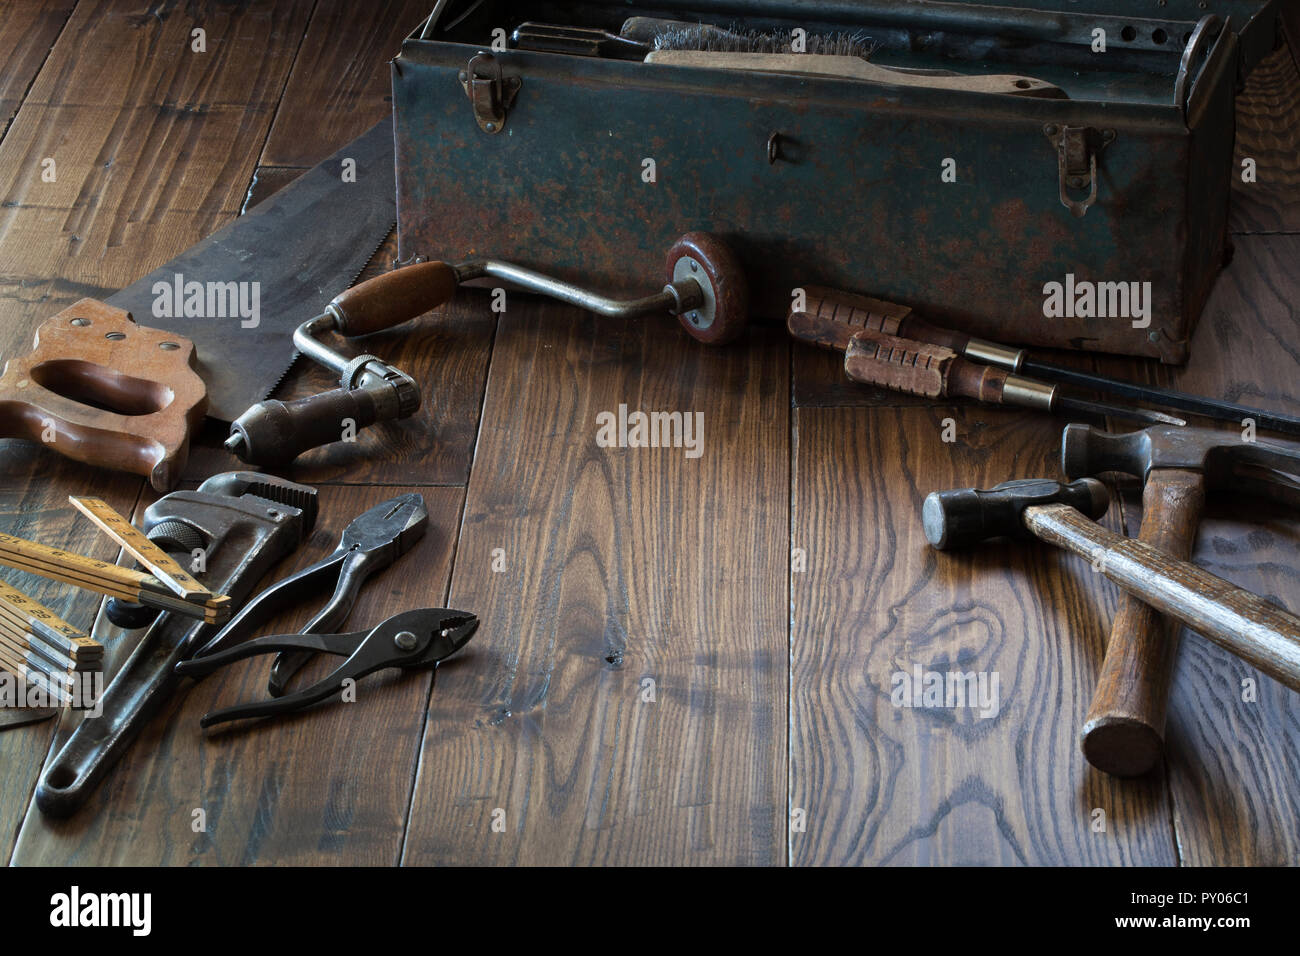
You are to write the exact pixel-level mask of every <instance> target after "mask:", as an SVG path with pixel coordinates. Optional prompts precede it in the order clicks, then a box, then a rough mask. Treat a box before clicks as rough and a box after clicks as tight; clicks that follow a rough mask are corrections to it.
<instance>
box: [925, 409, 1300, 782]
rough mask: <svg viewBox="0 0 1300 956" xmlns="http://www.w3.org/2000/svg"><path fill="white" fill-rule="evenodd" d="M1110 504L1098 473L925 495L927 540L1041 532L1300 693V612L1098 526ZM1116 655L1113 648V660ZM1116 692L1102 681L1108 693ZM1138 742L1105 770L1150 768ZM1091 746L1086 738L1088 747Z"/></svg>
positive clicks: (948, 543) (946, 542) (1115, 635)
mask: <svg viewBox="0 0 1300 956" xmlns="http://www.w3.org/2000/svg"><path fill="white" fill-rule="evenodd" d="M1070 427H1071V428H1075V427H1086V426H1073V425H1072V426H1070ZM1109 501H1110V496H1109V494H1108V492H1107V491H1106V486H1105V485H1103V484H1102V483H1101V482H1100V481H1098V480H1096V479H1095V478H1083V479H1079V480H1077V481H1074V482H1072V483H1070V484H1068V485H1067V484H1063V483H1061V482H1059V481H1052V480H1049V479H1028V480H1023V481H1007V482H1003V483H1002V484H1000V485H997V486H996V487H994V488H992V489H990V490H988V491H980V490H977V489H974V488H964V489H956V490H952V491H940V492H934V493H932V494H930V495H929V496H928V497H927V498H926V499H925V504H924V505H923V506H922V511H921V515H922V524H923V525H924V528H925V536H926V540H928V541H929V542H930V544H931V545H932V546H934V547H935V548H937V549H939V550H946V549H950V548H956V547H961V546H963V545H969V544H975V543H978V542H979V541H982V540H984V539H986V538H993V537H1005V536H1020V537H1026V536H1030V535H1032V536H1033V537H1037V538H1039V539H1040V540H1043V541H1046V542H1048V543H1049V544H1053V545H1056V546H1057V547H1059V548H1063V549H1065V550H1067V551H1070V552H1072V553H1073V554H1077V555H1079V556H1080V557H1082V558H1086V559H1087V560H1089V561H1091V562H1092V564H1093V566H1094V567H1095V568H1097V569H1098V570H1100V571H1101V572H1102V573H1103V574H1105V575H1106V577H1108V578H1110V579H1111V580H1112V581H1114V582H1115V583H1116V584H1118V585H1119V586H1120V587H1121V588H1123V589H1124V590H1125V591H1126V592H1127V594H1128V597H1127V600H1129V601H1133V602H1140V603H1141V604H1142V605H1143V606H1149V607H1151V608H1153V609H1155V611H1159V612H1161V613H1164V614H1167V615H1170V616H1171V617H1173V618H1175V619H1177V620H1179V621H1181V622H1182V623H1184V624H1186V625H1187V626H1188V627H1189V628H1191V629H1192V630H1194V631H1196V632H1197V633H1199V634H1202V635H1203V636H1205V637H1207V638H1209V639H1210V640H1211V641H1213V642H1214V643H1215V644H1218V645H1219V646H1220V647H1222V648H1224V649H1225V650H1227V651H1229V652H1231V653H1233V654H1235V655H1237V656H1238V657H1240V658H1242V659H1243V660H1245V661H1247V662H1249V663H1250V664H1252V665H1254V666H1255V667H1257V668H1259V670H1260V671H1261V672H1262V673H1264V674H1267V675H1268V676H1270V677H1272V678H1274V679H1275V680H1278V681H1280V682H1281V683H1283V684H1285V685H1286V686H1287V687H1289V688H1291V689H1292V690H1295V691H1300V618H1297V617H1295V616H1294V615H1292V614H1291V613H1289V612H1288V611H1286V610H1284V609H1283V608H1280V607H1278V606H1277V605H1276V604H1272V603H1270V602H1268V601H1265V600H1264V599H1263V598H1261V597H1259V596H1258V595H1256V594H1253V593H1251V592H1250V591H1247V590H1245V589H1244V588H1239V587H1237V586H1236V585H1234V584H1232V583H1231V582H1229V581H1225V580H1224V579H1223V578H1220V577H1218V576H1217V575H1214V574H1211V573H1210V572H1209V571H1206V570H1205V569H1204V568H1201V567H1198V566H1197V565H1195V564H1192V563H1190V562H1188V561H1185V560H1182V559H1181V558H1179V557H1178V556H1176V555H1173V554H1170V553H1169V552H1168V551H1166V550H1164V549H1163V548H1161V547H1159V546H1156V545H1153V544H1152V543H1150V542H1149V541H1148V540H1144V539H1141V538H1126V537H1124V536H1123V535H1118V534H1115V533H1114V532H1113V531H1111V530H1110V529H1108V528H1105V527H1103V526H1102V525H1099V524H1097V522H1096V521H1095V520H1093V519H1096V518H1100V517H1101V516H1102V515H1103V514H1105V513H1106V508H1107V506H1108V504H1109ZM1155 611H1153V613H1155ZM1123 626H1124V625H1123V623H1122V619H1121V617H1120V615H1118V614H1117V615H1116V618H1115V630H1113V631H1112V636H1111V642H1112V645H1114V644H1115V643H1116V642H1117V640H1118V641H1119V642H1121V643H1122V642H1123V640H1124V638H1125V637H1126V635H1125V634H1123V633H1122V632H1120V631H1119V630H1118V628H1120V627H1123ZM1112 652H1113V648H1107V658H1108V659H1109V657H1110V655H1111V654H1112ZM1125 656H1126V657H1127V656H1129V655H1128V654H1127V653H1126V655H1125ZM1151 676H1152V677H1154V676H1155V675H1151ZM1108 692H1109V691H1108V690H1107V688H1106V686H1105V685H1104V684H1099V687H1098V693H1099V694H1100V695H1102V696H1103V697H1104V696H1105V695H1106V694H1107V693H1108ZM1090 720H1091V718H1090ZM1135 743H1136V744H1137V746H1136V747H1135V749H1133V750H1131V751H1127V752H1124V753H1119V752H1113V751H1108V756H1110V758H1111V764H1112V767H1110V768H1108V767H1102V768H1101V769H1106V770H1108V772H1112V773H1121V774H1123V773H1124V770H1125V769H1126V768H1125V767H1124V762H1125V758H1127V759H1128V760H1129V761H1136V762H1138V763H1142V764H1145V765H1146V766H1149V764H1148V763H1147V748H1146V746H1145V743H1144V741H1142V740H1141V739H1137V740H1136V741H1135ZM1088 750H1089V745H1088V743H1087V742H1086V741H1085V753H1087V752H1088ZM1089 759H1090V760H1091V759H1092V755H1091V754H1089Z"/></svg>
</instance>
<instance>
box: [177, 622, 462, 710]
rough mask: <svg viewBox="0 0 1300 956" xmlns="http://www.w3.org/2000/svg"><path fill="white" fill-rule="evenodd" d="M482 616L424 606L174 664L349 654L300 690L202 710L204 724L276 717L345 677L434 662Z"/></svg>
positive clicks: (181, 670) (316, 698)
mask: <svg viewBox="0 0 1300 956" xmlns="http://www.w3.org/2000/svg"><path fill="white" fill-rule="evenodd" d="M477 628H478V618H477V617H475V616H474V615H473V614H467V613H465V612H464V611H453V610H449V609H448V608H424V609H423V610H417V611H404V612H402V613H401V614H395V615H394V616H392V617H390V618H389V619H388V620H386V621H384V622H383V623H382V624H379V625H377V626H376V627H373V628H371V629H370V630H369V631H354V632H352V633H350V634H319V633H318V634H311V633H305V634H277V635H274V636H268V637H258V638H254V639H253V640H250V641H245V642H244V643H242V644H236V645H235V646H234V647H230V648H227V649H226V650H222V651H216V652H214V653H211V654H206V653H200V654H199V655H197V656H195V657H194V658H192V659H190V660H188V661H182V662H181V663H179V664H178V665H176V672H177V673H178V674H184V675H189V676H192V677H198V676H201V675H203V674H208V673H211V672H212V671H214V670H216V669H217V668H219V667H223V666H225V665H226V664H229V663H232V662H234V661H237V660H243V659H244V658H247V657H254V656H256V655H258V654H274V653H280V654H291V655H294V656H301V655H309V654H335V655H337V656H339V657H343V658H346V660H344V662H343V663H342V664H340V665H339V666H338V667H337V668H335V669H334V670H333V671H332V672H331V673H330V674H329V675H328V676H326V677H325V678H323V679H322V680H320V681H317V682H316V683H314V684H312V685H310V686H309V687H304V688H303V689H302V690H299V691H296V692H295V693H292V694H285V695H284V696H282V697H273V698H271V699H270V700H263V701H249V702H248V703H244V704H237V705H235V706H234V707H227V708H225V709H223V710H217V711H213V712H212V713H210V714H204V715H203V717H202V719H201V720H200V721H199V723H200V725H201V726H203V727H211V726H212V725H213V724H220V723H225V722H227V721H231V720H244V719H249V718H254V717H273V716H275V715H277V714H284V713H288V712H290V711H295V710H301V709H302V708H304V707H310V706H311V705H312V704H316V703H319V702H320V701H323V700H326V699H327V698H330V697H333V696H335V695H337V694H338V693H339V692H340V691H342V690H343V687H344V686H345V682H346V681H358V680H360V679H361V678H363V677H365V676H366V675H367V674H373V673H374V672H375V671H379V670H383V669H385V668H388V667H400V668H404V669H405V668H416V667H431V666H434V665H436V664H437V663H438V662H439V661H441V660H444V659H446V658H447V657H450V656H451V655H452V654H454V653H455V652H456V651H458V650H460V649H461V648H462V647H464V646H465V644H467V643H468V642H469V639H470V638H471V637H473V636H474V631H475V630H477Z"/></svg>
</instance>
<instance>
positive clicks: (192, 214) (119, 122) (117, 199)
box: [0, 0, 312, 355]
mask: <svg viewBox="0 0 1300 956" xmlns="http://www.w3.org/2000/svg"><path fill="white" fill-rule="evenodd" d="M311 6H312V4H311V2H310V0H294V2H289V3H285V4H278V5H276V7H275V8H274V9H271V8H269V7H266V6H260V5H248V6H245V5H232V4H226V3H220V2H216V0H210V2H203V3H195V4H190V5H183V6H168V7H166V8H165V9H162V10H157V9H154V8H153V7H152V6H150V5H146V4H145V3H142V2H136V3H132V4H124V3H113V2H109V0H101V2H92V0H86V2H82V3H80V4H79V5H78V6H77V9H76V10H75V12H74V13H73V15H72V17H71V18H70V19H69V20H68V23H67V25H66V27H65V28H64V29H63V31H62V33H61V34H60V35H59V38H58V41H57V42H56V43H55V45H54V49H53V50H52V51H51V52H50V55H49V57H48V59H47V61H46V63H45V65H44V66H43V68H42V69H41V71H40V74H39V75H38V76H37V78H36V80H35V82H34V83H33V84H32V86H31V90H30V92H29V93H28V95H27V97H26V99H25V100H24V102H23V104H22V107H21V108H20V109H19V110H18V113H17V115H16V116H15V117H14V120H13V123H12V125H11V126H10V128H9V132H8V135H6V136H5V138H4V141H3V142H2V143H0V263H3V266H0V354H4V355H8V354H11V353H12V351H13V350H14V349H15V348H18V347H22V346H25V345H29V344H30V340H29V336H30V332H31V329H32V328H33V327H34V325H35V322H36V321H37V320H39V319H40V318H45V317H48V316H50V315H53V314H54V313H55V312H58V311H59V309H60V308H62V307H63V306H65V305H67V304H68V303H70V302H72V301H75V300H77V299H80V298H82V297H84V296H94V297H101V298H102V297H103V296H104V295H105V294H107V293H111V292H114V291H116V290H117V289H119V288H121V287H122V286H124V285H126V284H127V283H128V282H130V281H132V280H134V279H136V278H137V277H138V276H140V275H142V274H144V273H146V272H148V271H149V270H150V269H152V268H154V267H156V266H158V265H159V264H161V263H163V262H165V261H167V260H168V259H169V258H171V257H172V256H174V255H176V254H177V253H179V252H181V251H182V250H184V249H186V248H188V247H189V246H191V245H193V244H194V243H195V242H196V241H198V240H199V239H201V238H202V237H204V236H206V235H208V234H209V233H211V232H212V231H213V230H215V229H216V228H217V227H218V226H221V225H223V224H224V223H225V222H226V221H227V220H228V219H230V218H231V217H233V216H234V214H235V213H236V212H237V210H238V209H239V206H240V203H241V201H242V200H243V197H244V193H245V191H246V189H247V186H248V181H249V178H250V175H251V173H252V170H253V169H254V167H255V166H256V158H257V155H258V153H259V152H260V150H261V146H262V143H263V141H264V140H265V137H266V133H267V130H268V128H269V125H270V121H271V111H272V109H273V107H274V105H275V103H276V101H277V100H278V98H279V95H280V92H281V90H282V89H283V87H284V83H285V80H286V78H287V76H288V71H289V67H290V65H291V62H292V57H293V55H294V53H295V51H296V50H297V46H298V42H299V40H300V39H301V37H302V32H303V29H304V28H305V26H306V21H307V14H308V12H309V11H310V8H311ZM199 27H201V28H202V29H204V30H206V31H207V52H206V53H195V52H192V51H191V48H190V43H191V39H190V35H191V30H193V29H195V28H199ZM47 158H51V159H54V160H55V175H56V178H55V181H54V182H44V181H43V180H42V175H41V174H42V170H43V166H42V161H43V160H44V159H47Z"/></svg>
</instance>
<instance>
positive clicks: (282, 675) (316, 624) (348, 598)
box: [199, 492, 429, 697]
mask: <svg viewBox="0 0 1300 956" xmlns="http://www.w3.org/2000/svg"><path fill="white" fill-rule="evenodd" d="M428 524H429V512H428V509H427V508H426V507H425V504H424V498H423V497H422V496H421V495H420V494H419V493H417V492H411V493H409V494H404V495H398V496H397V497H395V498H390V499H389V500H388V501H385V502H382V503H381V504H377V505H375V506H374V507H373V508H370V509H369V510H367V511H365V512H364V513H363V514H361V515H358V516H357V517H356V518H354V519H353V520H352V522H351V523H350V524H349V525H348V526H347V528H345V529H344V531H343V535H342V537H341V538H340V539H339V545H338V547H337V548H336V549H335V550H334V552H333V553H332V554H330V555H329V556H328V557H326V558H323V559H322V560H320V561H317V562H316V563H315V564H312V565H310V566H308V567H306V568H303V569H302V570H300V571H296V572H294V573H293V574H290V575H289V576H288V577H285V578H283V579H281V580H280V581H277V582H276V583H275V584H273V585H271V586H270V587H268V588H266V589H265V590H264V591H262V592H261V593H260V594H258V595H257V597H255V598H254V599H253V600H251V601H249V602H248V603H247V604H245V605H244V607H243V609H242V610H240V612H239V613H238V614H236V615H235V616H234V617H233V618H231V620H230V622H229V623H228V624H227V625H226V626H225V627H224V628H222V629H221V630H220V631H219V632H218V633H216V634H214V635H213V636H212V637H211V639H209V640H208V642H207V643H206V644H205V645H204V646H203V647H202V649H201V650H200V651H199V653H200V654H203V655H208V654H214V653H216V652H217V651H220V650H222V649H224V648H226V647H230V646H233V645H237V644H238V643H239V642H240V641H243V640H246V639H247V638H248V637H250V636H251V634H252V633H253V632H254V631H256V630H257V629H258V628H259V627H261V626H263V625H264V624H266V623H267V622H268V621H270V620H271V619H272V618H274V617H275V615H277V614H279V613H280V612H281V611H285V610H287V609H288V608H290V607H293V606H295V605H297V604H299V603H301V602H302V601H304V600H307V599H309V598H312V597H315V596H316V595H318V594H321V593H322V592H324V591H326V590H327V589H328V586H329V584H330V583H331V582H332V583H333V585H334V587H333V592H332V594H331V595H330V598H329V600H327V601H326V602H325V604H324V605H323V606H322V607H321V609H320V610H319V611H317V613H316V614H315V615H314V616H313V617H312V618H311V620H309V621H308V622H307V623H306V624H305V625H303V628H302V633H303V634H317V633H327V632H331V631H336V630H338V628H339V627H341V626H342V624H343V622H344V621H345V620H347V617H348V615H349V614H350V613H351V612H352V606H353V605H354V604H355V603H356V600H357V595H358V594H360V593H361V587H362V585H363V584H365V582H366V580H367V579H369V578H370V577H371V576H372V575H374V574H376V573H378V572H379V571H382V570H383V569H384V568H387V567H388V566H389V565H391V564H393V562H395V561H396V560H397V559H398V558H399V557H401V556H402V555H403V554H405V553H406V552H407V551H409V550H410V549H411V548H412V547H414V546H415V544H416V542H418V541H419V540H420V539H421V538H422V537H424V533H425V530H426V529H427V527H428ZM305 660H306V655H304V654H301V653H286V654H281V655H280V656H279V657H277V658H276V660H275V663H274V664H273V666H272V668H271V677H270V682H269V690H270V692H271V694H272V695H273V696H277V697H278V696H280V695H281V694H283V693H284V692H285V688H286V686H287V685H288V682H289V680H290V679H291V678H292V677H293V675H294V674H295V673H296V672H297V671H298V669H299V668H300V667H301V666H302V665H303V663H304V662H305Z"/></svg>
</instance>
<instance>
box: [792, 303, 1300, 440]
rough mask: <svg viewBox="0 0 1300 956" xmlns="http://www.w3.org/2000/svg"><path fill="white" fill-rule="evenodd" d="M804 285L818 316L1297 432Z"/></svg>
mask: <svg viewBox="0 0 1300 956" xmlns="http://www.w3.org/2000/svg"><path fill="white" fill-rule="evenodd" d="M805 291H806V293H807V296H806V299H805V301H804V303H803V308H802V309H801V310H800V311H802V312H806V313H809V314H811V315H815V316H818V317H820V318H824V319H832V320H834V321H835V322H839V323H843V324H845V325H851V326H855V327H856V328H868V329H875V330H877V331H880V332H886V333H888V334H890V335H898V336H902V337H903V338H908V339H915V340H916V341H919V342H926V343H929V344H931V345H938V346H943V347H945V348H949V349H952V350H953V351H954V352H956V353H957V354H958V355H961V356H962V357H964V358H967V359H971V360H973V361H976V362H982V363H984V364H985V365H995V366H997V367H999V368H1003V369H1006V370H1007V371H1008V372H1013V373H1016V374H1020V375H1028V376H1033V377H1035V378H1038V379H1043V380H1046V381H1048V382H1056V383H1059V384H1062V385H1070V386H1073V387H1075V388H1083V389H1088V390H1091V391H1094V392H1102V393H1104V394H1110V395H1118V396H1120V397H1121V398H1129V399H1133V400H1135V401H1140V402H1146V403H1147V404H1149V405H1155V406H1158V407H1160V408H1172V409H1176V410H1178V411H1181V412H1190V413H1191V414H1193V415H1201V416H1204V417H1205V418H1212V419H1215V420H1217V421H1225V422H1233V423H1234V424H1238V425H1240V424H1241V423H1242V421H1244V420H1245V419H1247V418H1249V419H1252V420H1253V421H1254V422H1255V424H1256V426H1257V427H1259V428H1266V429H1270V430H1272V431H1277V432H1282V433H1284V434H1288V435H1300V418H1296V417H1295V416H1292V415H1286V414H1283V413H1281V412H1270V411H1265V410H1264V409H1262V408H1251V407H1250V406H1249V405H1239V404H1237V403H1236V402H1229V401H1226V400H1225V399H1220V398H1210V397H1209V396H1206V395H1193V394H1191V393H1190V392H1179V391H1175V390H1173V389H1169V388H1160V387H1158V386H1153V385H1141V384H1138V383H1137V382H1127V381H1124V380H1122V379H1116V378H1109V377H1107V376H1104V375H1096V374H1093V373H1091V372H1083V371H1080V370H1078V369H1073V368H1067V367H1065V366H1063V365H1055V364H1053V363H1051V362H1042V361H1039V360H1038V359H1035V358H1033V357H1032V356H1031V355H1030V354H1029V353H1028V351H1027V350H1025V349H1019V348H1013V347H1011V346H1009V345H1002V344H1000V343H997V342H990V341H988V340H986V339H980V338H975V337H974V336H972V335H970V334H968V333H966V332H961V331H958V330H956V329H947V328H943V327H942V326H938V325H932V324H931V323H929V322H927V321H925V320H924V319H922V318H921V317H920V316H919V315H917V314H916V313H915V312H913V311H912V310H911V309H910V308H908V307H907V306H905V305H898V304H897V303H893V302H885V301H883V300H880V299H872V298H870V297H868V296H862V295H854V294H852V293H849V292H839V291H836V290H833V289H823V288H817V287H813V286H810V287H808V288H807V289H806V290H805Z"/></svg>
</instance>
